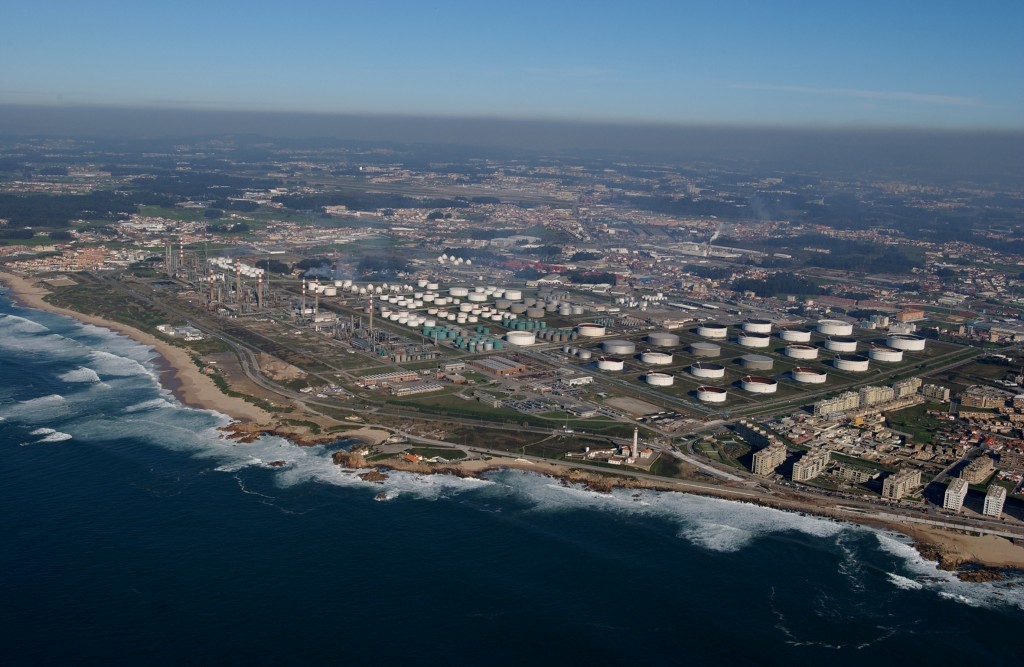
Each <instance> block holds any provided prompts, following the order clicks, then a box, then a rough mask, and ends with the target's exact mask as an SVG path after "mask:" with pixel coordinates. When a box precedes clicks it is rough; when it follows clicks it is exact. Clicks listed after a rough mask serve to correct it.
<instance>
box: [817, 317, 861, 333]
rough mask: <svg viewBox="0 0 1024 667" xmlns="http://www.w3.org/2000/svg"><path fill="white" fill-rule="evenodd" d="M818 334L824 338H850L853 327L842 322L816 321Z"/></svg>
mask: <svg viewBox="0 0 1024 667" xmlns="http://www.w3.org/2000/svg"><path fill="white" fill-rule="evenodd" d="M818 333H820V334H822V335H825V336H852V335H853V325H852V324H850V323H849V322H843V321H842V320H818Z"/></svg>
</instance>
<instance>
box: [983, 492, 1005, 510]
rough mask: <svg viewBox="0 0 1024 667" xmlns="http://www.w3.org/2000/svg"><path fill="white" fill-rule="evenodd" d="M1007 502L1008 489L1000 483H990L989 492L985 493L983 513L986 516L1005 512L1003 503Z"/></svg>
mask: <svg viewBox="0 0 1024 667" xmlns="http://www.w3.org/2000/svg"><path fill="white" fill-rule="evenodd" d="M1005 502H1006V489H1005V488H1004V487H1002V486H999V485H998V484H990V485H989V487H988V493H986V494H985V508H984V509H983V510H982V514H984V515H985V516H995V517H997V516H999V515H1000V514H1002V513H1003V504H1004V503H1005Z"/></svg>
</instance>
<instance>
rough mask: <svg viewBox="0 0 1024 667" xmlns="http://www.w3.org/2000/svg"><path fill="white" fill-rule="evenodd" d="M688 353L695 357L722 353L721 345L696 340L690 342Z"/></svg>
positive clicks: (714, 355)
mask: <svg viewBox="0 0 1024 667" xmlns="http://www.w3.org/2000/svg"><path fill="white" fill-rule="evenodd" d="M690 353H691V354H692V355H693V356H695V357H717V356H719V355H720V354H722V346H721V345H718V344H717V343H706V342H704V341H697V342H695V343H690Z"/></svg>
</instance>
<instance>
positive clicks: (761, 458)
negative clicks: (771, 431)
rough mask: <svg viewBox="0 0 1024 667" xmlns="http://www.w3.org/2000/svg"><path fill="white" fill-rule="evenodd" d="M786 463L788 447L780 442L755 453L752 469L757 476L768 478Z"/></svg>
mask: <svg viewBox="0 0 1024 667" xmlns="http://www.w3.org/2000/svg"><path fill="white" fill-rule="evenodd" d="M785 461H786V447H785V445H783V444H782V443H780V442H776V443H773V444H771V445H768V446H767V447H765V448H764V449H759V450H757V451H756V452H754V462H753V464H752V466H751V469H752V471H753V473H754V474H755V475H761V476H764V477H767V476H768V475H771V474H772V473H774V472H775V469H776V468H778V467H779V466H780V465H782V464H783V463H785Z"/></svg>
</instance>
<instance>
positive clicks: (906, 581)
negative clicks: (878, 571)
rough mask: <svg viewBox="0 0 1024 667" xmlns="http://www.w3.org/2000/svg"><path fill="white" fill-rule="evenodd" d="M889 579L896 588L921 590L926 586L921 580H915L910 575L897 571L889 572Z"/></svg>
mask: <svg viewBox="0 0 1024 667" xmlns="http://www.w3.org/2000/svg"><path fill="white" fill-rule="evenodd" d="M889 581H891V582H892V584H893V586H895V587H896V588H902V589H903V590H905V591H919V590H921V589H922V588H924V584H922V583H921V582H919V581H914V580H913V579H910V578H908V577H904V576H902V575H899V574H896V573H895V572H889Z"/></svg>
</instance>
